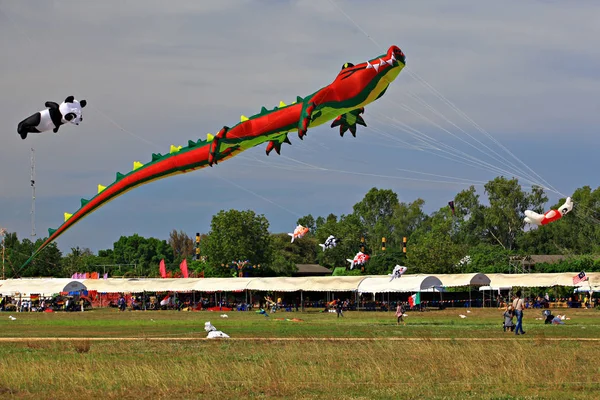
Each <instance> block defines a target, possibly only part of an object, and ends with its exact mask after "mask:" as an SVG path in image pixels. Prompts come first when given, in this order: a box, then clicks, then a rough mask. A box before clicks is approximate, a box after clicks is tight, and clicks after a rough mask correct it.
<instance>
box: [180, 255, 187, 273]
mask: <svg viewBox="0 0 600 400" xmlns="http://www.w3.org/2000/svg"><path fill="white" fill-rule="evenodd" d="M179 269H180V270H181V273H182V274H183V277H184V278H187V277H188V266H187V259H185V258H184V259H183V261H182V262H181V264H179Z"/></svg>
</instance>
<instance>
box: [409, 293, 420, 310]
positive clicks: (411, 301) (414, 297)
mask: <svg viewBox="0 0 600 400" xmlns="http://www.w3.org/2000/svg"><path fill="white" fill-rule="evenodd" d="M408 304H410V306H411V307H414V306H416V305H419V304H421V293H415V294H413V295H412V296H410V297H409V298H408Z"/></svg>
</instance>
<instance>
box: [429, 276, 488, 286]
mask: <svg viewBox="0 0 600 400" xmlns="http://www.w3.org/2000/svg"><path fill="white" fill-rule="evenodd" d="M435 276H436V277H438V278H439V279H440V280H441V281H442V286H444V287H458V286H483V285H489V284H490V278H489V277H488V276H487V275H485V274H436V275H435Z"/></svg>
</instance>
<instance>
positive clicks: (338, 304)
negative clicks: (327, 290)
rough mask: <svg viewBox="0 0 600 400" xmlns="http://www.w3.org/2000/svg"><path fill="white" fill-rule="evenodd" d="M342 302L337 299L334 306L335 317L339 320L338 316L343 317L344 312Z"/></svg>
mask: <svg viewBox="0 0 600 400" xmlns="http://www.w3.org/2000/svg"><path fill="white" fill-rule="evenodd" d="M342 307H343V305H342V302H341V301H340V299H337V302H336V304H335V311H336V312H337V317H338V318H339V317H340V315H341V316H342V317H343V316H344V312H343V310H342Z"/></svg>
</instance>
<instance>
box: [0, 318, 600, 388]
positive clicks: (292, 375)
mask: <svg viewBox="0 0 600 400" xmlns="http://www.w3.org/2000/svg"><path fill="white" fill-rule="evenodd" d="M564 312H565V313H566V314H567V316H568V317H570V318H571V320H568V321H566V324H565V325H561V326H551V325H544V324H543V321H541V320H536V319H535V318H536V317H538V318H539V317H541V311H539V310H536V311H533V310H532V311H527V312H526V313H525V318H524V327H525V331H526V332H527V333H526V335H524V336H519V337H515V336H514V335H512V334H510V333H504V332H502V326H501V323H502V318H501V314H502V312H501V311H498V310H489V309H486V310H482V309H473V310H472V312H471V313H468V314H467V313H466V311H465V310H464V309H457V310H444V311H430V312H423V313H418V312H412V313H409V316H408V317H407V318H406V321H407V324H406V326H403V325H400V326H397V325H396V321H395V318H394V315H393V313H392V312H389V313H380V312H377V313H374V312H368V313H367V312H363V313H357V312H350V313H346V314H345V317H344V318H339V319H338V318H336V315H335V314H330V313H327V314H324V313H318V312H306V313H295V312H292V313H285V312H278V313H275V314H272V315H271V317H269V318H265V317H264V316H261V315H258V314H256V313H254V312H243V313H240V312H227V313H226V314H227V315H228V316H229V318H226V319H223V318H220V317H219V315H220V314H222V313H218V312H212V313H211V312H189V313H186V312H176V311H156V312H123V313H119V312H117V311H115V310H112V309H111V310H106V309H104V310H94V311H91V312H85V313H49V314H45V313H12V314H10V315H13V316H15V317H16V318H17V319H16V320H14V321H12V320H10V319H9V318H8V315H9V313H0V398H37V399H39V398H42V399H45V398H60V397H67V396H68V397H70V398H87V397H90V396H102V397H103V398H105V399H122V398H136V399H159V398H192V399H193V398H205V397H212V398H215V399H245V398H253V399H254V398H265V399H280V398H294V399H334V398H335V399H340V398H343V399H404V398H435V399H438V398H439V399H441V398H474V399H475V398H477V399H517V398H543V399H554V398H556V399H563V398H569V399H574V398H582V399H583V398H585V399H589V398H595V397H597V393H600V367H599V366H598V359H599V358H600V357H599V356H600V350H599V345H600V312H599V311H597V310H564ZM461 313H462V314H465V315H467V318H464V319H461V318H459V317H458V314H461ZM277 318H300V319H302V320H303V321H302V322H291V321H287V320H278V319H277ZM205 321H211V322H212V323H213V325H215V326H216V327H217V329H220V330H223V331H224V332H226V333H227V334H229V335H230V336H231V339H217V340H207V339H204V338H205V337H206V333H205V332H204V322H205ZM121 338H122V339H128V340H121ZM134 338H137V340H131V339H134ZM345 338H347V339H351V340H342V339H345ZM56 339H60V340H56ZM66 339H68V340H66ZM98 339H101V340H98ZM597 339H599V341H595V340H597ZM594 393H596V395H595V394H594Z"/></svg>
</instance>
